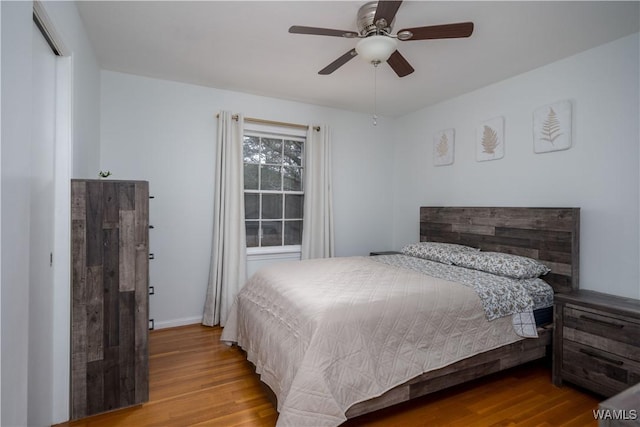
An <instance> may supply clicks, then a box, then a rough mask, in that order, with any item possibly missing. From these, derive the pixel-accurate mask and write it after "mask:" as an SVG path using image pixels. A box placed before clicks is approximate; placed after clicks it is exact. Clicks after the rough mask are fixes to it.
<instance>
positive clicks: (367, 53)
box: [356, 35, 398, 63]
mask: <svg viewBox="0 0 640 427" xmlns="http://www.w3.org/2000/svg"><path fill="white" fill-rule="evenodd" d="M397 46H398V42H397V41H396V39H394V38H391V37H388V36H377V35H376V36H369V37H366V38H364V39H362V40H360V41H359V42H358V44H357V45H356V52H358V55H359V56H360V57H361V58H362V59H364V60H365V61H367V62H371V63H380V62H386V60H387V59H389V57H390V56H391V54H392V53H393V52H395V51H396V47H397Z"/></svg>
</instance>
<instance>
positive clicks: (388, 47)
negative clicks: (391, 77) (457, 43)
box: [289, 0, 473, 77]
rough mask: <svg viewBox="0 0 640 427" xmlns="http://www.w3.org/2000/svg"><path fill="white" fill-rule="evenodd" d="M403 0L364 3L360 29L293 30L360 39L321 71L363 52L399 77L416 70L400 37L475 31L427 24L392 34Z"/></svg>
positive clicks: (428, 37) (448, 35)
mask: <svg viewBox="0 0 640 427" xmlns="http://www.w3.org/2000/svg"><path fill="white" fill-rule="evenodd" d="M401 4H402V1H401V0H400V1H391V0H380V1H377V2H376V1H372V2H369V3H366V4H364V5H363V6H362V7H360V9H359V10H358V16H357V21H356V22H357V26H358V31H357V32H355V31H343V30H333V29H329V28H317V27H304V26H299V25H294V26H292V27H291V28H289V32H290V33H294V34H311V35H318V36H333V37H346V38H359V39H361V40H360V41H359V42H358V44H357V45H356V47H355V48H354V49H351V50H350V51H348V52H347V53H345V54H344V55H342V56H341V57H339V58H338V59H336V60H335V61H333V62H332V63H331V64H329V65H327V66H326V67H325V68H323V69H322V70H320V71H319V72H318V74H323V75H326V74H331V73H333V72H334V71H335V70H337V69H338V68H340V67H342V66H343V65H344V64H346V63H347V62H348V61H349V60H351V58H353V57H355V56H356V55H360V56H361V57H363V58H364V59H365V60H366V61H367V62H371V63H373V64H374V65H375V66H377V65H378V64H380V63H381V62H385V61H386V62H387V63H388V64H389V66H391V68H392V69H393V71H395V72H396V74H397V75H398V76H399V77H404V76H407V75H409V74H411V73H413V71H414V69H413V67H412V66H411V64H409V62H408V61H407V60H406V59H405V58H404V56H402V55H401V54H400V52H399V51H398V50H397V49H396V46H397V43H398V42H397V40H400V41H411V40H431V39H452V38H462V37H469V36H470V35H471V33H473V22H460V23H455V24H444V25H431V26H426V27H415V28H405V29H402V30H400V31H398V32H397V33H396V34H395V35H394V34H392V33H391V30H392V26H393V23H394V22H393V20H394V18H395V16H396V13H397V12H398V9H399V8H400V5H401Z"/></svg>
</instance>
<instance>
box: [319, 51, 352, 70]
mask: <svg viewBox="0 0 640 427" xmlns="http://www.w3.org/2000/svg"><path fill="white" fill-rule="evenodd" d="M357 54H358V53H357V52H356V50H355V49H351V50H350V51H349V52H347V53H345V54H344V55H342V56H341V57H340V58H338V59H336V60H335V61H333V62H332V63H331V64H329V65H327V66H326V67H324V68H323V69H322V70H320V71H318V74H322V75H327V74H331V73H333V72H334V71H335V70H337V69H338V68H340V67H342V66H343V65H344V64H346V63H347V62H349V60H351V58H353V57H355V56H356V55H357Z"/></svg>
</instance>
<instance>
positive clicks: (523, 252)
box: [222, 207, 579, 426]
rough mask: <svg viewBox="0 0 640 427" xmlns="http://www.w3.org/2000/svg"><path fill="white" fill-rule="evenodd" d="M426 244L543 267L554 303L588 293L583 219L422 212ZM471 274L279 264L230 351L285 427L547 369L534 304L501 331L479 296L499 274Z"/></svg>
mask: <svg viewBox="0 0 640 427" xmlns="http://www.w3.org/2000/svg"><path fill="white" fill-rule="evenodd" d="M420 241H421V242H436V244H437V243H448V244H456V245H464V246H468V247H473V248H479V249H481V250H482V251H483V252H487V251H488V252H500V253H506V254H512V255H518V256H524V257H527V258H528V259H531V260H539V261H541V262H542V263H544V265H546V266H547V267H548V268H549V269H550V272H548V273H547V274H545V275H544V276H543V278H544V281H545V282H547V283H548V284H549V285H550V287H551V288H552V291H551V293H552V294H553V292H567V291H569V290H572V289H577V287H578V269H579V265H578V263H579V261H578V260H579V209H578V208H503V207H495V208H488V207H422V208H420ZM470 254H471V256H470V257H469V256H467V257H466V259H469V258H471V259H475V258H477V256H476V255H475V253H471V252H470ZM454 255H461V254H460V252H457V251H456V252H455V254H454ZM461 259H462V260H464V259H465V257H464V256H463V257H461ZM441 261H442V260H441ZM432 264H436V265H432ZM425 268H433V269H435V270H429V271H430V272H429V274H425V272H424V270H423V269H425ZM461 268H462V267H459V266H457V265H448V263H447V262H444V261H443V262H442V263H441V262H436V263H434V262H433V260H426V261H425V260H422V259H419V260H416V259H414V257H412V256H411V257H410V256H407V255H406V254H405V255H395V256H382V257H347V258H334V259H324V260H308V261H302V262H293V263H287V264H278V265H277V266H274V267H269V268H266V269H263V270H261V271H260V272H259V273H258V274H256V275H254V276H253V277H252V278H251V279H250V281H249V282H248V283H247V285H246V286H245V287H244V288H243V290H242V291H241V292H240V294H239V297H238V298H237V299H236V303H235V304H234V307H233V308H232V310H231V314H230V316H229V319H228V320H227V324H226V326H225V329H224V330H223V334H222V340H223V341H226V342H228V343H234V344H237V345H238V346H240V347H241V348H242V349H243V350H244V351H245V352H246V354H247V359H248V360H249V361H250V362H251V363H253V364H254V365H255V368H256V372H257V373H258V374H259V375H260V378H261V380H262V381H263V382H264V383H265V384H266V385H267V386H268V387H269V389H270V390H271V391H272V392H273V395H274V396H275V397H276V399H277V400H276V405H277V409H278V412H279V417H278V425H279V426H288V425H291V426H304V425H309V426H337V425H339V424H341V423H342V422H343V421H344V420H346V419H347V418H353V417H356V416H359V415H362V414H365V413H368V412H372V411H375V410H378V409H381V408H384V407H387V406H391V405H394V404H397V403H400V402H404V401H407V400H410V399H413V398H416V397H419V396H423V395H426V394H429V393H432V392H434V391H437V390H440V389H443V388H446V387H450V386H453V385H456V384H459V383H461V382H465V381H468V380H471V379H474V378H478V377H480V376H483V375H487V374H490V373H493V372H497V371H500V370H503V369H507V368H510V367H513V366H516V365H519V364H522V363H526V362H528V361H532V360H536V359H539V358H542V357H544V356H545V355H546V353H547V347H548V346H549V345H550V343H551V326H550V325H549V324H540V325H537V326H536V325H535V323H533V324H532V322H533V316H532V314H533V308H534V307H533V305H532V304H530V303H529V300H527V302H526V304H525V302H522V304H524V305H522V307H515V308H513V307H512V311H511V312H508V315H504V313H502V315H498V314H495V313H499V312H500V310H502V309H503V307H506V308H504V309H505V310H506V309H508V308H509V307H508V306H509V304H505V305H504V306H498V308H495V307H494V308H493V309H492V310H494V312H493V313H494V314H495V315H494V316H493V318H491V319H490V310H491V309H488V308H487V303H486V301H492V300H495V299H496V298H495V295H490V296H489V297H488V298H486V297H485V298H483V297H480V298H479V297H478V296H479V295H482V293H483V292H478V289H477V288H475V287H474V286H473V282H474V280H475V279H474V277H476V275H478V274H487V273H479V272H477V271H476V270H473V271H469V269H468V268H462V270H460V269H461ZM448 274H453V275H454V276H455V278H456V280H451V277H452V276H449V275H448ZM493 276H494V277H495V275H493ZM458 279H459V282H458V281H457V280H458ZM501 280H502V279H501ZM534 280H539V279H533V278H532V279H529V278H525V279H522V278H519V279H517V283H516V285H517V286H515V287H514V289H516V288H519V287H520V286H521V285H522V286H524V282H529V281H534ZM465 281H467V282H469V283H464V282H465ZM536 283H537V282H536ZM510 286H511V285H509V287H498V288H499V289H511V287H510ZM500 292H503V291H500ZM509 292H511V291H509ZM514 295H515V294H514ZM518 295H519V294H518ZM519 298H520V297H519V296H517V295H516V296H515V297H514V296H510V297H509V298H508V300H510V301H515V302H514V303H513V304H512V305H516V306H517V305H518V304H517V302H518V301H520V300H519ZM523 301H524V298H523ZM525 305H526V307H525ZM547 306H549V303H548V302H547ZM547 310H548V308H547ZM505 313H507V312H506V311H505ZM522 319H524V320H525V321H522ZM523 323H524V324H525V326H524V327H522V324H523ZM538 323H540V322H538ZM542 323H544V322H542ZM516 325H520V326H521V327H520V329H518V328H517V327H516ZM531 328H533V330H531ZM523 336H537V337H536V338H523Z"/></svg>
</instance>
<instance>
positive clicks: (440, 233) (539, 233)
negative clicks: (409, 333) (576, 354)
mask: <svg viewBox="0 0 640 427" xmlns="http://www.w3.org/2000/svg"><path fill="white" fill-rule="evenodd" d="M420 241H435V242H445V243H459V244H463V245H468V246H473V247H477V248H480V249H482V250H484V251H496V252H506V253H511V254H516V255H522V256H527V257H529V258H534V259H538V260H540V261H542V262H544V263H545V265H547V266H548V267H549V268H550V269H551V272H550V273H548V274H547V275H546V276H544V280H545V281H546V282H547V283H549V284H550V285H551V286H552V287H553V289H554V291H555V292H556V293H558V292H559V293H566V292H569V291H571V290H573V289H578V272H579V267H580V265H579V254H580V209H579V208H522V207H518V208H513V207H421V208H420ZM552 329H553V325H545V326H542V327H539V328H538V335H539V337H538V338H534V339H532V338H529V339H524V340H521V341H517V342H515V343H513V344H509V345H507V346H504V347H500V348H497V349H495V350H491V351H488V352H485V353H481V354H478V355H476V356H472V357H469V358H467V359H464V360H461V361H459V362H457V363H454V364H452V365H449V366H445V367H444V368H441V369H436V370H434V371H429V372H427V373H424V374H422V375H420V376H418V377H416V378H414V379H412V380H409V381H407V382H406V383H404V384H401V385H399V386H397V387H395V388H393V389H391V390H389V391H388V392H386V393H385V394H383V395H381V396H379V397H377V398H374V399H371V400H367V401H364V402H360V403H357V404H355V405H353V406H352V407H351V408H349V410H348V411H347V413H346V415H347V418H354V417H357V416H359V415H363V414H366V413H369V412H373V411H376V410H378V409H382V408H386V407H389V406H392V405H396V404H398V403H402V402H406V401H408V400H411V399H414V398H417V397H420V396H424V395H427V394H429V393H433V392H436V391H438V390H442V389H445V388H448V387H451V386H454V385H457V384H461V383H463V382H466V381H470V380H473V379H476V378H480V377H482V376H485V375H488V374H492V373H495V372H498V371H502V370H504V369H508V368H511V367H514V366H517V365H521V364H523V363H526V362H530V361H533V360H537V359H541V358H543V357H545V355H546V354H547V348H548V347H549V346H550V345H551V334H552Z"/></svg>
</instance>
